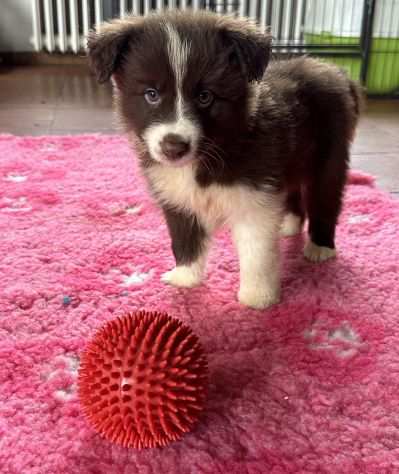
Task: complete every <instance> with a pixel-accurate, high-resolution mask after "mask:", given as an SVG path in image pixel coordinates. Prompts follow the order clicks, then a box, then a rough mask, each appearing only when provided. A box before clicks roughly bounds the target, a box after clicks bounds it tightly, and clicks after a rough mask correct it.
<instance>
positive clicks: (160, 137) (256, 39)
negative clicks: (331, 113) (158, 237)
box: [88, 12, 270, 166]
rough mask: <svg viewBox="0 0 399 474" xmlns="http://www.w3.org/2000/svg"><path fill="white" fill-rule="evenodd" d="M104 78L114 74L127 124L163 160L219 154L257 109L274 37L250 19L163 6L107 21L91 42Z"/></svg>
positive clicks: (91, 54) (91, 55)
mask: <svg viewBox="0 0 399 474" xmlns="http://www.w3.org/2000/svg"><path fill="white" fill-rule="evenodd" d="M88 51H89V60H90V63H91V66H92V68H93V70H94V71H95V73H96V75H97V78H98V80H99V81H100V82H105V81H107V80H108V79H110V78H111V77H112V79H113V83H114V85H115V88H116V94H117V98H118V101H117V102H118V104H119V108H120V112H121V115H122V119H123V121H124V123H125V124H126V128H127V130H128V131H130V132H133V133H134V135H135V136H136V137H137V138H138V139H139V140H140V142H141V143H142V145H144V148H145V150H146V151H147V152H148V154H147V155H148V156H149V157H150V158H151V159H152V160H155V161H157V162H161V163H165V164H168V165H172V166H182V165H184V164H186V163H188V162H190V161H193V160H195V159H200V157H201V155H203V156H205V155H209V156H213V155H215V154H217V150H218V149H219V150H220V149H221V148H222V147H224V145H225V144H226V142H227V141H228V140H231V138H233V136H234V134H236V133H240V131H241V130H242V128H243V127H244V126H245V124H246V121H247V119H248V116H249V114H250V109H251V103H252V101H253V97H252V89H251V87H252V83H253V82H254V81H258V80H260V79H261V78H262V76H263V73H264V71H265V68H266V66H267V63H268V60H269V55H270V36H269V35H265V34H262V33H260V32H259V31H258V30H257V29H256V28H255V26H254V25H253V24H252V23H251V22H250V21H249V20H244V19H234V18H231V17H222V16H218V15H215V14H211V13H206V12H198V13H188V12H184V13H177V12H173V13H163V14H153V15H149V16H147V17H129V18H127V19H125V20H119V21H114V22H111V23H107V24H104V25H103V26H102V27H101V28H100V30H99V31H98V32H96V33H92V34H91V35H90V37H89V41H88Z"/></svg>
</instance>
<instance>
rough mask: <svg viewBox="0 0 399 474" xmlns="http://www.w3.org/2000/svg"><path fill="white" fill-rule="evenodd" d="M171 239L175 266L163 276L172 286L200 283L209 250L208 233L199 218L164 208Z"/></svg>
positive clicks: (191, 285)
mask: <svg viewBox="0 0 399 474" xmlns="http://www.w3.org/2000/svg"><path fill="white" fill-rule="evenodd" d="M163 211H164V214H165V217H166V222H167V224H168V228H169V233H170V237H171V239H172V250H173V254H174V256H175V259H176V267H175V268H174V269H173V270H171V271H169V272H166V273H164V274H163V275H162V281H164V282H165V283H169V284H170V285H173V286H179V287H185V288H191V287H193V286H197V285H199V284H200V283H201V280H202V277H203V274H204V270H205V264H206V254H207V249H208V240H209V239H208V234H207V232H206V230H205V229H204V227H203V226H202V225H201V223H200V222H199V221H198V218H197V217H196V216H194V215H188V214H186V213H184V212H181V211H176V210H174V209H170V208H163Z"/></svg>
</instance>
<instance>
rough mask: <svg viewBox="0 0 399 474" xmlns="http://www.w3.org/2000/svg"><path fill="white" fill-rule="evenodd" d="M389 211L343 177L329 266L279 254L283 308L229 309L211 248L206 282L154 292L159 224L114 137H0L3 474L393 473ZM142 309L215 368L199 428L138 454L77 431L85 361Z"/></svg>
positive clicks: (221, 253) (225, 262)
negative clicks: (166, 315)
mask: <svg viewBox="0 0 399 474" xmlns="http://www.w3.org/2000/svg"><path fill="white" fill-rule="evenodd" d="M398 235H399V202H398V201H394V200H392V199H391V198H390V197H389V196H388V195H386V194H384V193H382V192H380V191H378V190H376V189H374V188H373V186H372V180H371V179H370V178H368V177H366V176H362V175H359V174H354V175H352V178H351V185H350V186H349V187H348V191H347V196H346V206H345V210H344V213H343V215H342V218H341V225H340V227H339V231H338V243H339V249H340V256H339V258H338V259H337V260H336V261H331V262H328V263H325V264H322V265H319V266H315V265H312V264H309V263H307V262H306V261H305V260H304V259H303V257H302V254H301V248H302V242H301V240H302V239H301V238H300V237H296V238H291V239H286V240H285V241H284V242H282V245H281V246H282V253H283V258H284V262H283V302H282V303H281V304H280V305H278V306H276V307H274V308H273V309H271V310H268V311H263V312H256V311H253V310H249V309H245V308H242V307H240V305H239V304H238V303H237V302H236V296H235V294H236V289H237V284H238V272H237V270H238V267H237V260H236V256H235V253H234V251H233V249H232V246H231V243H230V239H229V238H228V236H227V235H226V234H224V233H222V234H220V236H219V238H218V242H217V244H216V245H215V247H214V249H213V253H212V254H211V261H210V267H209V277H208V279H207V281H206V284H205V285H203V286H202V287H200V288H197V289H194V290H189V291H187V290H177V289H174V288H170V287H167V286H164V285H163V284H162V283H160V275H161V273H162V272H164V271H166V270H167V269H169V268H170V267H171V266H172V264H173V259H172V255H171V252H170V250H169V240H168V237H167V232H166V228H165V224H164V222H163V220H162V219H161V216H160V212H159V211H158V210H157V209H156V207H154V205H153V204H152V202H151V199H150V198H149V197H148V195H147V192H146V189H145V186H144V184H143V182H142V180H141V179H140V178H139V176H138V173H137V170H136V167H135V160H134V158H133V157H132V155H131V152H130V151H129V149H128V146H127V144H126V142H125V141H124V139H122V138H119V137H115V136H106V137H105V136H97V135H90V136H75V137H45V138H16V137H12V136H0V237H1V239H0V472H1V473H2V474H11V473H12V474H63V473H67V474H75V473H76V474H114V473H115V474H122V473H123V474H134V473H139V474H141V473H143V474H157V473H162V474H186V473H187V474H188V473H192V474H194V473H195V474H202V473H204V474H205V473H206V474H214V473H222V474H225V473H228V474H245V473H251V474H267V473H273V474H277V473H307V472H309V473H334V474H335V473H348V474H349V473H350V474H354V473H378V474H382V473H397V472H399V349H398V347H399V323H398V321H399V271H398V267H399V239H398ZM137 308H147V309H157V310H162V311H168V312H170V314H172V315H174V316H176V317H178V318H180V319H182V320H183V321H184V322H186V323H187V324H189V325H190V326H191V327H192V329H193V330H194V331H195V333H196V334H197V335H198V336H199V337H200V339H201V341H202V343H203V345H204V347H205V349H206V351H207V353H208V357H209V365H210V379H211V385H210V391H209V400H208V405H207V408H206V411H205V414H204V416H203V418H202V419H201V422H200V423H199V424H198V425H197V427H196V429H195V430H194V432H192V433H191V434H189V435H187V436H186V437H185V438H184V439H183V441H181V442H179V443H175V444H173V445H170V446H169V447H167V448H165V449H162V450H147V451H141V452H136V451H133V450H130V451H128V450H124V449H122V448H119V447H115V446H112V445H110V444H108V443H107V442H106V441H103V440H102V439H101V438H100V437H99V436H97V435H96V434H95V433H94V432H93V431H92V429H91V428H90V427H89V426H88V424H87V422H86V420H85V419H84V418H83V416H82V413H81V411H80V407H79V403H78V400H77V398H76V375H77V368H78V364H79V353H80V351H81V350H82V349H83V347H84V346H85V343H86V341H87V340H88V338H89V337H90V335H91V334H92V333H93V331H94V330H95V329H96V328H98V327H99V326H100V325H101V324H103V323H104V322H105V321H108V320H110V319H111V318H114V317H116V316H117V315H120V314H122V313H124V312H125V311H127V310H134V309H137Z"/></svg>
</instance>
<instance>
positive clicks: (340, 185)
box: [304, 143, 349, 262]
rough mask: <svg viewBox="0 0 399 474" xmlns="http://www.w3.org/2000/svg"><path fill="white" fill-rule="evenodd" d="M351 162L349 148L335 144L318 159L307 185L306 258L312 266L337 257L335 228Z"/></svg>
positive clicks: (344, 144)
mask: <svg viewBox="0 0 399 474" xmlns="http://www.w3.org/2000/svg"><path fill="white" fill-rule="evenodd" d="M348 161H349V152H348V145H347V144H346V143H341V144H339V143H338V144H335V145H334V146H333V147H332V148H331V150H330V151H329V153H328V154H326V155H324V156H320V157H319V163H317V165H316V169H315V170H314V174H313V176H312V177H311V179H310V181H309V183H308V188H307V192H306V207H307V214H308V218H309V230H308V231H309V240H308V242H307V244H306V245H305V249H304V255H305V257H306V258H307V259H308V260H310V261H311V262H322V261H324V260H328V259H329V258H333V257H335V256H336V249H335V228H336V225H337V221H338V216H339V214H340V211H341V207H342V198H343V191H344V186H345V182H346V175H347V170H348Z"/></svg>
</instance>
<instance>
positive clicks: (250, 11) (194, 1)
mask: <svg viewBox="0 0 399 474" xmlns="http://www.w3.org/2000/svg"><path fill="white" fill-rule="evenodd" d="M314 1H317V0H310V1H309V0H307V1H306V0H31V2H32V21H33V38H32V42H33V45H34V48H35V50H36V51H42V50H45V51H47V52H50V53H52V52H61V53H65V52H73V53H78V52H79V51H82V50H83V49H84V48H85V46H86V36H87V33H88V32H89V30H90V29H92V28H94V27H95V25H96V24H98V23H101V22H102V21H104V20H108V19H110V18H114V17H120V18H123V17H124V16H125V15H126V14H128V13H130V12H132V13H134V14H136V15H145V14H147V13H148V12H150V11H151V10H153V9H155V10H162V9H163V8H180V9H185V8H191V9H193V10H198V9H204V8H205V9H212V10H214V11H216V12H218V13H230V14H231V13H235V14H237V15H240V16H250V17H252V18H254V19H256V20H257V21H258V22H259V24H260V26H261V27H262V28H263V29H266V28H267V27H268V26H270V27H271V30H272V33H273V35H274V36H275V37H276V39H277V41H278V42H279V43H281V44H284V43H285V42H288V41H289V42H290V43H291V44H292V43H296V42H298V43H300V41H301V35H302V32H303V21H304V18H305V12H304V9H305V8H306V4H307V6H308V8H309V3H312V2H314Z"/></svg>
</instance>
